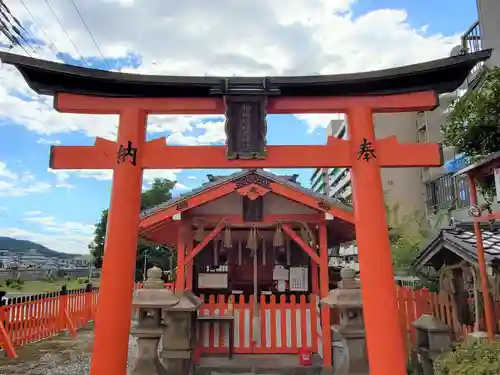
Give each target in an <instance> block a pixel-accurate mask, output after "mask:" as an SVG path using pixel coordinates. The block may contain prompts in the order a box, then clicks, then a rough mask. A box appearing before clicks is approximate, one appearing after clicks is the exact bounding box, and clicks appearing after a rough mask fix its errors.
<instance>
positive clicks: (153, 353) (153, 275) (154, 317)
mask: <svg viewBox="0 0 500 375" xmlns="http://www.w3.org/2000/svg"><path fill="white" fill-rule="evenodd" d="M146 276H147V280H146V281H145V282H144V288H143V289H137V290H136V291H135V292H134V298H133V300H132V306H133V307H135V308H138V309H139V319H138V323H137V325H136V326H135V327H133V328H132V330H131V332H130V333H131V335H132V336H134V337H136V338H137V346H138V351H139V353H138V356H137V358H136V360H135V362H134V367H133V369H132V372H131V375H158V374H162V373H164V369H163V367H162V364H161V362H160V359H159V357H158V345H159V342H160V338H161V336H162V334H163V331H164V327H163V325H162V321H161V318H162V315H161V314H162V309H164V308H166V307H168V306H174V305H176V304H178V303H179V299H178V298H177V297H176V296H175V295H174V294H173V293H172V292H170V291H169V290H167V289H165V287H164V283H163V280H162V279H161V276H162V271H161V269H160V268H158V267H156V266H155V267H153V268H150V269H149V270H148V271H147V273H146ZM118 308H119V306H118Z"/></svg>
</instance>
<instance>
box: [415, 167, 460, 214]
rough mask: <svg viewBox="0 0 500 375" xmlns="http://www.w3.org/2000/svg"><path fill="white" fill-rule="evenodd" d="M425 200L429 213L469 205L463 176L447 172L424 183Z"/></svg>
mask: <svg viewBox="0 0 500 375" xmlns="http://www.w3.org/2000/svg"><path fill="white" fill-rule="evenodd" d="M425 202H426V205H427V209H428V211H429V213H433V214H435V213H437V212H438V211H439V210H442V209H460V208H464V207H468V206H469V205H470V196H469V189H468V184H467V179H466V177H465V176H460V175H458V176H454V175H453V173H448V174H445V175H443V176H440V177H438V178H436V179H435V180H432V181H428V182H426V183H425Z"/></svg>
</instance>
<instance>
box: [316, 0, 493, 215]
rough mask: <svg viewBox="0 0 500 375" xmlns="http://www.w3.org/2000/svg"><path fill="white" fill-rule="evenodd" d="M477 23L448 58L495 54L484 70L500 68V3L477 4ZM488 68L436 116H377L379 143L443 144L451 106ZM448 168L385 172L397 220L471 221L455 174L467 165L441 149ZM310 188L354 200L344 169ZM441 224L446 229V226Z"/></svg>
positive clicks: (339, 126) (324, 172) (320, 173)
mask: <svg viewBox="0 0 500 375" xmlns="http://www.w3.org/2000/svg"><path fill="white" fill-rule="evenodd" d="M477 8H478V15H479V17H478V18H479V19H478V21H477V22H474V24H473V25H472V26H471V27H470V28H469V29H468V30H467V31H466V32H465V33H464V35H463V36H462V40H461V45H458V46H456V47H455V48H453V49H452V51H450V55H455V54H458V53H461V52H462V51H464V50H465V51H467V52H476V51H479V50H482V49H489V48H493V49H494V52H493V55H492V58H491V59H490V60H488V61H487V62H486V66H488V67H493V66H499V65H500V1H499V0H477ZM482 72H484V66H483V65H482V64H479V65H478V66H477V67H476V68H474V69H473V71H472V72H471V74H470V76H469V77H468V78H467V80H466V81H465V82H464V84H463V85H462V86H461V87H460V88H459V89H458V90H457V91H456V92H454V93H449V94H445V95H441V97H440V106H439V107H438V108H436V109H435V110H434V111H432V112H418V113H396V114H376V115H375V116H374V124H375V134H376V136H377V138H384V137H387V136H390V135H396V136H397V138H398V140H399V142H402V143H404V142H432V143H441V142H442V141H443V137H442V134H441V131H440V129H441V125H442V124H443V123H444V121H445V120H446V115H447V113H448V111H449V110H450V105H451V103H452V102H453V100H455V99H457V98H458V97H459V96H460V95H463V94H464V93H466V92H467V91H470V90H474V89H475V88H476V86H477V84H478V82H479V81H480V79H481V77H482ZM348 131H349V125H348V123H347V121H344V120H333V121H331V122H330V124H329V126H328V127H327V130H326V136H333V137H339V138H347V137H348ZM443 154H444V160H445V163H444V165H443V166H442V167H440V168H392V169H389V168H385V169H384V170H382V184H383V189H384V192H385V199H386V203H387V205H388V206H389V207H391V206H394V205H395V204H397V205H399V207H400V209H399V215H398V216H399V217H400V218H401V217H403V216H405V215H409V214H412V213H415V212H420V213H423V214H425V215H426V216H427V218H429V220H430V221H431V222H432V221H433V219H434V218H435V214H436V213H438V212H442V211H443V210H444V211H446V212H449V213H450V216H452V217H456V218H458V219H461V220H465V219H468V218H469V217H468V213H467V208H468V207H469V205H470V201H469V193H468V184H467V181H466V179H465V176H455V173H456V172H457V171H459V170H460V169H462V168H464V167H466V166H467V165H468V164H469V160H467V158H465V157H463V156H462V155H457V154H456V152H455V150H454V149H453V148H450V147H444V148H443ZM311 188H312V189H313V190H315V191H317V192H321V193H323V194H325V195H328V196H330V197H337V198H341V199H344V200H349V199H351V194H352V190H351V183H350V173H349V170H348V169H345V168H333V169H317V170H316V171H315V172H314V173H313V176H312V178H311ZM442 224H444V225H447V224H448V222H447V221H446V220H445V221H444V222H443V223H442Z"/></svg>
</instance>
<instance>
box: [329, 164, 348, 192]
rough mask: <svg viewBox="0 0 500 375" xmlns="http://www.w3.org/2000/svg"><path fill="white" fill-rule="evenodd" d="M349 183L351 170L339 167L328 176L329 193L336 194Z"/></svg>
mask: <svg viewBox="0 0 500 375" xmlns="http://www.w3.org/2000/svg"><path fill="white" fill-rule="evenodd" d="M350 183H351V172H349V170H348V169H346V168H340V169H339V171H338V172H337V173H335V174H334V175H333V176H330V195H331V196H332V197H333V196H336V195H337V194H338V193H339V192H341V191H342V190H343V189H345V187H346V186H347V185H349V184H350Z"/></svg>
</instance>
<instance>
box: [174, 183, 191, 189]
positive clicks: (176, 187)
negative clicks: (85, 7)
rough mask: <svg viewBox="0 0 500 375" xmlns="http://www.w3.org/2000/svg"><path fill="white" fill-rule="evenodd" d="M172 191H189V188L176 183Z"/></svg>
mask: <svg viewBox="0 0 500 375" xmlns="http://www.w3.org/2000/svg"><path fill="white" fill-rule="evenodd" d="M174 189H176V190H191V188H190V187H189V186H186V185H184V184H181V183H180V182H177V183H176V184H175V186H174Z"/></svg>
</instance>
